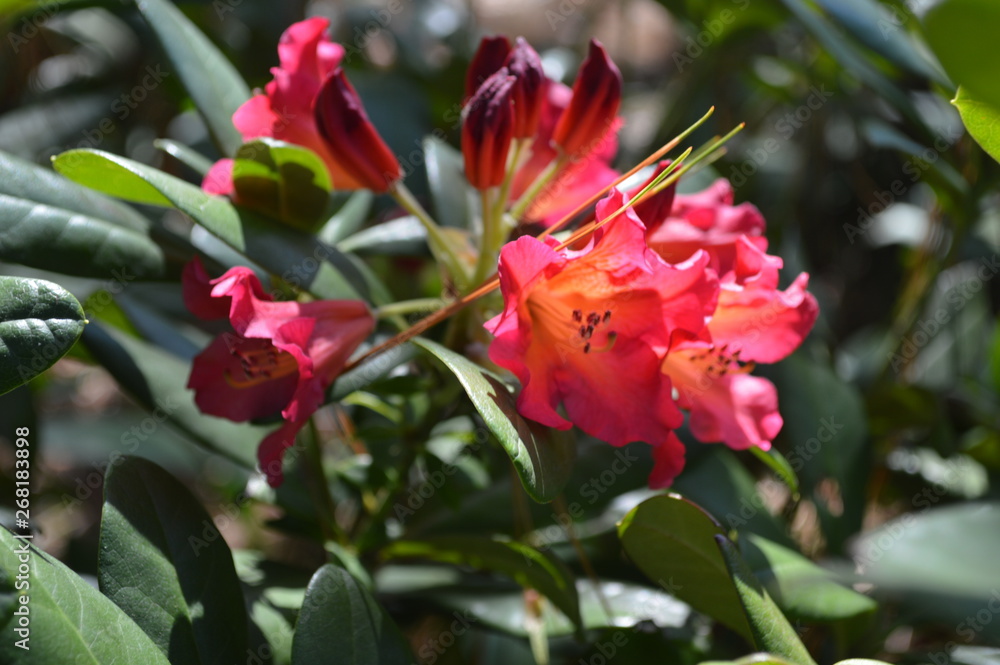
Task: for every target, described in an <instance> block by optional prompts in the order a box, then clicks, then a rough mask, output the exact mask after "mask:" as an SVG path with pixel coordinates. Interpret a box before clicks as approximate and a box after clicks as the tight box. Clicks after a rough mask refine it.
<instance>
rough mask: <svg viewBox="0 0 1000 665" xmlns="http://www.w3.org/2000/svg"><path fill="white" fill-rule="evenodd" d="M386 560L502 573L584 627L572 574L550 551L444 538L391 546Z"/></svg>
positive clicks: (491, 541) (476, 538)
mask: <svg viewBox="0 0 1000 665" xmlns="http://www.w3.org/2000/svg"><path fill="white" fill-rule="evenodd" d="M382 555H383V556H384V557H385V558H388V559H393V558H419V559H427V560H429V561H439V562H442V563H451V564H454V565H456V566H471V567H473V568H476V569H478V570H486V571H490V572H499V573H503V574H505V575H508V576H510V577H511V578H513V579H514V580H515V581H516V582H517V583H518V584H520V585H522V586H525V587H529V588H532V589H535V590H536V591H538V592H539V593H541V594H542V595H544V596H545V597H546V598H548V599H549V600H550V601H551V602H552V604H553V605H555V606H556V607H558V608H559V609H560V610H561V611H562V612H563V614H565V615H566V616H567V617H568V618H569V620H570V621H572V622H573V625H574V626H576V627H577V628H578V629H579V628H582V626H583V620H582V619H581V618H580V597H579V595H578V594H577V591H576V581H575V578H574V577H573V573H572V572H570V570H569V569H568V568H567V567H566V565H565V564H564V563H563V562H562V561H560V560H559V559H558V558H557V557H556V556H554V555H553V554H551V553H550V552H542V551H540V550H537V549H535V548H534V547H531V546H529V545H525V544H524V543H519V542H516V541H511V540H500V539H498V538H487V537H482V536H441V537H436V538H427V539H424V540H405V541H397V542H395V543H392V544H391V545H389V546H388V547H387V548H385V549H384V550H382Z"/></svg>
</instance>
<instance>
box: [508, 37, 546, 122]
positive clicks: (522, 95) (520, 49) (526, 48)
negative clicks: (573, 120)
mask: <svg viewBox="0 0 1000 665" xmlns="http://www.w3.org/2000/svg"><path fill="white" fill-rule="evenodd" d="M507 69H508V70H509V71H510V73H511V74H513V75H514V76H515V77H517V81H515V82H514V90H513V93H512V95H511V98H512V99H513V100H514V134H513V136H514V138H518V139H522V138H528V137H531V136H534V135H535V131H536V130H537V129H538V119H539V116H540V115H541V112H542V103H543V102H544V101H545V84H546V82H547V80H546V78H545V72H543V71H542V59H541V58H539V57H538V53H536V52H535V49H533V48H531V46H530V45H529V44H528V42H527V41H525V40H524V38H523V37H518V38H517V45H516V46H515V47H514V50H513V51H511V53H510V55H509V56H507Z"/></svg>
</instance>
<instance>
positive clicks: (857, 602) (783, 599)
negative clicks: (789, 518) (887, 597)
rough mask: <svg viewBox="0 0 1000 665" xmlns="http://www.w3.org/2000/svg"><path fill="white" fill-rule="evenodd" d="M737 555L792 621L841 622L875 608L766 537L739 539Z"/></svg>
mask: <svg viewBox="0 0 1000 665" xmlns="http://www.w3.org/2000/svg"><path fill="white" fill-rule="evenodd" d="M740 552H741V553H742V555H743V558H744V559H745V560H746V562H747V565H748V566H749V567H750V568H751V570H752V571H753V574H754V575H755V576H756V577H757V579H759V580H760V581H761V582H762V583H763V584H764V586H765V587H766V588H767V590H768V592H769V593H770V594H771V596H772V597H773V598H774V601H775V602H776V603H777V604H778V606H779V607H781V609H782V611H784V612H785V613H786V614H787V615H789V616H790V617H791V618H793V619H802V620H804V621H815V622H833V621H844V620H847V619H852V618H854V617H858V616H862V615H865V614H871V613H872V612H874V611H875V610H876V609H877V608H878V604H877V603H876V602H875V601H874V600H872V599H871V598H869V597H868V596H865V595H862V594H860V593H858V592H857V591H854V590H852V589H848V588H847V587H844V586H841V585H840V584H837V583H836V582H835V581H834V580H833V575H832V573H830V572H828V571H826V570H823V569H822V568H820V567H819V566H817V565H816V564H814V563H813V562H812V561H810V560H809V559H807V558H805V557H804V556H802V555H801V554H799V553H798V552H796V551H794V550H792V549H789V548H787V547H783V546H781V545H779V544H777V543H773V542H771V541H769V540H767V539H766V538H762V537H760V536H758V535H756V534H752V533H751V534H747V535H746V536H745V537H741V538H740Z"/></svg>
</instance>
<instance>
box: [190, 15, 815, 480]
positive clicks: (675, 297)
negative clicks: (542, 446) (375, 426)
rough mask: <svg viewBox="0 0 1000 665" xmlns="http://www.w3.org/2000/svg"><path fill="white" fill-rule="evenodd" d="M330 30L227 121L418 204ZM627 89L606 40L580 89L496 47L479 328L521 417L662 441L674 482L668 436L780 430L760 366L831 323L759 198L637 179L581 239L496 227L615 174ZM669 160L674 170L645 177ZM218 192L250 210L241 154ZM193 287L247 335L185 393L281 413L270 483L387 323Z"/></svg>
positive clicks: (312, 25) (479, 129)
mask: <svg viewBox="0 0 1000 665" xmlns="http://www.w3.org/2000/svg"><path fill="white" fill-rule="evenodd" d="M327 27H328V24H327V21H326V20H325V19H318V18H316V19H309V20H307V21H303V22H301V23H297V24H295V25H293V26H291V27H290V28H289V29H288V30H287V31H286V32H285V33H284V35H283V37H282V40H281V44H280V45H279V47H278V54H279V59H280V62H281V66H280V67H277V68H275V69H274V70H272V71H273V74H274V80H273V81H271V82H270V83H269V84H268V85H267V87H266V89H265V93H264V94H260V95H257V96H255V97H254V98H252V99H251V100H249V101H248V102H246V103H245V104H244V105H243V106H242V107H241V108H240V109H239V110H238V111H237V113H236V114H235V116H234V118H233V121H234V123H235V125H236V127H237V128H238V129H239V130H240V132H242V134H243V136H244V138H245V139H248V140H249V139H252V138H256V137H261V136H266V137H273V138H276V139H280V140H284V141H288V142H291V143H296V144H299V145H302V146H305V147H306V148H309V149H310V150H313V151H314V152H315V153H316V154H317V155H319V156H320V158H321V159H322V160H323V161H324V162H325V163H326V165H327V167H328V168H329V171H330V173H331V176H332V178H333V182H334V184H335V186H336V187H338V188H340V189H352V188H367V189H371V190H373V191H376V192H385V191H392V192H393V193H394V194H396V195H397V198H398V200H401V202H405V201H406V200H407V197H405V196H403V197H399V196H398V195H399V194H400V191H401V188H402V185H401V184H399V185H397V181H398V180H399V179H400V177H401V173H400V168H399V163H398V162H397V161H396V158H395V157H394V156H393V154H392V153H391V152H390V150H389V149H388V147H387V146H386V145H385V143H384V142H383V141H382V139H381V138H380V137H379V135H378V133H377V131H376V130H375V128H374V127H373V126H372V124H371V122H369V120H368V118H367V116H366V114H365V112H364V109H363V108H362V106H361V102H360V100H359V98H358V96H357V93H356V92H355V90H354V88H353V87H352V86H351V84H350V83H349V82H348V80H347V78H346V76H345V75H344V72H343V70H342V69H341V68H340V62H341V59H342V57H343V53H344V51H343V48H342V47H341V46H339V45H337V44H334V43H332V42H331V41H330V40H329V38H328V37H327V36H326V29H327ZM621 92H622V78H621V74H620V73H619V71H618V69H617V67H615V65H614V63H612V62H611V60H610V58H609V57H608V55H607V53H606V52H605V50H604V48H603V47H602V46H601V45H600V44H599V43H598V42H596V41H592V42H591V44H590V50H589V53H588V55H587V58H586V59H585V60H584V61H583V63H582V64H581V66H580V70H579V72H578V74H577V77H576V80H575V83H574V85H573V87H572V88H569V87H567V86H565V85H563V84H562V83H559V82H557V81H553V80H550V79H549V78H547V77H546V76H545V74H544V72H543V70H542V64H541V59H540V57H539V55H538V54H537V53H536V52H535V51H534V50H533V49H532V48H531V46H529V45H528V43H527V42H526V41H524V40H523V39H518V40H517V41H516V42H515V43H514V44H513V45H512V44H511V42H510V41H508V40H507V39H506V38H504V37H492V38H486V39H484V40H483V42H482V43H481V45H480V47H479V50H478V51H477V53H476V55H475V57H474V59H473V61H472V63H471V66H470V68H469V71H468V75H467V79H466V101H465V106H464V111H463V126H462V137H461V141H462V153H463V157H464V161H465V174H466V178H467V180H468V182H469V184H470V185H471V186H472V187H474V188H476V189H478V190H479V191H480V192H481V193H482V195H483V208H482V210H483V224H482V228H483V232H482V237H481V238H480V241H481V242H480V248H479V252H480V256H479V263H478V264H477V272H478V276H479V277H485V276H486V275H488V274H489V272H492V269H493V267H494V266H496V264H497V258H498V257H497V253H498V251H499V286H500V290H501V293H502V296H503V300H504V307H503V311H502V312H501V313H500V314H498V315H497V316H495V317H494V318H493V319H491V320H490V321H488V322H487V323H486V329H487V330H488V331H489V332H490V333H492V334H493V336H494V338H493V340H492V342H491V345H490V347H489V357H490V359H491V360H492V361H493V362H494V363H495V364H496V365H499V366H500V367H503V368H505V369H507V370H509V371H510V372H511V373H513V374H514V375H515V376H516V377H517V378H518V379H519V380H520V382H521V386H522V389H521V392H520V395H519V397H518V402H517V406H518V409H519V411H520V412H521V414H522V415H524V416H525V417H527V418H530V419H532V420H534V421H537V422H539V423H541V424H543V425H547V426H551V427H555V428H559V429H567V428H569V427H571V426H573V425H576V426H577V427H579V428H580V429H582V430H583V431H584V432H586V433H588V434H590V435H592V436H594V437H597V438H599V439H602V440H604V441H607V442H608V443H610V444H612V445H615V446H622V445H625V444H627V443H630V442H632V441H644V442H646V443H649V444H651V445H652V446H653V448H654V461H655V463H654V468H653V470H652V473H651V475H650V485H651V486H653V487H664V486H666V485H669V484H670V482H671V481H672V480H673V478H674V477H675V476H676V475H677V473H678V472H679V471H680V470H681V468H682V466H683V463H684V447H683V445H682V444H681V442H680V441H679V439H678V438H677V436H676V435H675V433H674V432H675V430H677V429H678V428H679V427H681V426H682V425H683V423H684V420H685V416H684V412H685V411H686V412H688V413H689V418H688V426H689V429H690V431H691V433H692V435H693V436H694V437H695V438H697V439H698V440H699V441H703V442H716V441H721V442H724V443H725V444H727V445H729V446H731V447H733V448H737V449H743V448H749V447H752V446H758V447H760V448H765V449H766V448H767V447H769V446H770V443H771V441H772V440H773V438H774V437H775V435H776V434H777V433H778V431H779V430H780V428H781V426H782V419H781V416H780V414H779V413H778V408H777V394H776V391H775V388H774V386H773V385H772V384H771V383H770V382H768V381H766V380H765V379H762V378H759V377H755V376H752V375H751V374H750V371H751V370H752V369H753V367H754V364H755V363H758V362H763V363H770V362H776V361H778V360H781V359H782V358H784V357H786V356H787V355H788V354H790V353H791V352H792V351H794V350H795V349H796V348H797V347H798V346H799V345H800V344H801V342H802V340H803V339H804V338H805V336H806V335H807V334H808V333H809V331H810V330H811V328H812V326H813V324H814V322H815V320H816V316H817V313H818V309H817V305H816V300H815V299H814V298H813V296H812V295H811V294H809V293H808V292H807V291H806V287H807V285H808V275H806V274H802V275H799V276H798V277H797V278H796V279H795V280H794V281H793V282H792V284H791V285H790V286H788V287H787V288H786V289H784V290H781V289H779V288H778V271H779V269H780V268H781V266H782V262H781V259H780V258H778V257H776V256H771V255H768V254H767V253H766V250H767V240H766V238H765V237H764V229H765V224H764V219H763V217H762V216H761V214H760V212H759V211H758V210H757V209H756V208H755V207H753V206H752V205H750V204H747V203H744V204H740V205H734V201H733V192H732V189H731V187H730V186H729V183H728V182H727V181H725V180H719V181H717V182H716V183H715V184H713V185H712V186H711V187H709V188H708V189H706V190H705V191H703V192H699V193H696V194H689V195H683V194H676V193H675V191H674V189H673V186H671V187H667V188H665V189H662V190H661V191H657V192H656V193H654V194H652V195H649V196H645V197H644V198H643V199H642V200H640V201H637V202H636V203H635V205H632V203H631V200H632V199H633V198H635V197H636V196H638V195H639V192H640V191H643V189H644V186H640V187H637V188H635V189H633V190H631V191H628V192H623V191H622V190H620V189H617V188H612V189H611V191H610V194H609V195H608V196H607V197H606V198H604V199H603V200H602V201H600V202H599V203H598V204H597V207H596V213H595V217H596V219H595V222H596V225H595V227H594V230H593V232H592V233H591V234H590V235H589V237H588V238H587V240H586V244H585V245H584V246H582V247H580V246H579V243H576V244H573V243H570V244H568V245H566V244H560V243H559V242H557V241H556V240H555V239H553V238H552V237H551V236H548V235H546V236H545V237H544V238H536V237H532V236H530V235H523V236H522V237H520V238H518V239H517V240H515V241H513V242H506V239H507V234H508V232H509V231H510V228H509V227H505V226H504V225H503V223H502V221H501V217H504V215H503V214H502V213H511V214H513V216H514V217H516V218H517V219H518V221H529V222H538V223H540V224H542V225H543V226H545V227H550V226H551V225H553V224H554V223H556V222H557V221H558V220H562V221H563V222H565V220H564V219H563V218H564V217H565V216H566V215H567V214H568V213H570V212H572V211H573V210H575V209H576V208H577V207H578V206H579V205H580V204H581V203H582V202H583V201H586V200H588V199H590V198H591V197H592V196H593V195H594V194H595V192H598V191H602V190H604V189H606V188H607V187H609V186H610V185H611V184H612V183H614V182H615V181H616V180H618V179H619V174H618V172H617V171H615V170H614V169H613V168H612V167H611V165H610V161H611V159H612V158H613V157H614V154H615V152H616V150H617V142H616V138H615V137H616V134H617V131H618V129H619V127H620V126H621V120H620V118H619V117H618V110H619V106H620V102H621ZM669 167H670V164H669V163H668V162H661V163H659V164H658V165H657V168H656V171H655V173H654V174H653V176H651V178H656V177H658V175H660V174H662V173H663V171H664V169H667V168H669ZM650 183H652V179H651V180H650V181H647V183H646V184H650ZM203 186H204V187H205V189H206V190H208V191H210V192H213V193H218V194H227V195H230V196H235V194H234V188H233V184H232V162H231V161H228V160H222V161H220V162H219V163H217V164H216V165H215V167H214V168H213V169H212V171H211V172H210V173H209V174H208V176H207V177H206V180H205V182H204V184H203ZM404 205H405V203H404ZM418 217H420V218H421V221H423V222H424V223H425V225H426V228H428V231H433V230H434V229H435V225H434V223H433V221H432V220H430V218H429V216H427V215H425V214H421V215H418ZM560 223H562V222H560ZM184 294H185V300H186V302H187V305H188V307H189V309H191V311H192V312H193V313H195V314H196V315H198V316H200V317H202V318H206V319H213V318H228V319H229V321H230V323H231V325H232V328H233V332H231V333H226V334H224V335H222V336H220V337H218V338H217V339H216V340H215V341H214V342H213V343H212V344H211V345H210V346H209V347H208V348H207V349H206V350H205V351H204V352H203V353H202V354H201V355H199V356H198V357H197V358H196V359H195V363H194V367H193V369H192V373H191V378H190V381H189V387H190V388H192V389H193V390H194V391H195V392H196V401H197V404H198V405H199V407H200V408H201V409H202V410H203V411H204V412H205V413H209V414H213V415H217V416H220V417H225V418H229V419H232V420H237V421H243V420H250V419H257V418H262V417H266V416H270V415H274V414H276V413H278V412H280V413H281V415H282V417H283V418H284V420H285V424H284V425H283V426H281V427H280V428H278V429H277V430H276V431H275V432H274V433H272V434H271V435H269V436H268V437H267V438H266V439H265V440H264V441H263V443H262V444H261V446H260V449H259V452H258V456H259V459H260V462H261V466H262V467H263V468H264V470H265V472H266V473H267V476H268V480H269V482H271V484H272V485H276V484H278V483H280V482H281V456H282V453H283V451H284V450H285V449H286V448H287V447H288V446H290V445H291V443H292V442H293V441H294V437H295V434H296V433H297V432H298V430H299V429H300V428H301V427H302V426H303V424H304V423H305V421H306V419H307V418H308V417H309V416H310V415H311V414H312V413H313V412H314V411H315V410H316V409H317V408H319V406H320V405H321V404H322V402H323V398H324V394H325V391H326V388H327V387H328V386H329V385H330V384H331V383H332V382H333V380H334V378H335V377H336V376H337V375H338V374H339V373H340V372H341V371H342V369H343V367H344V365H345V363H346V362H347V360H348V358H349V357H350V356H351V355H352V354H353V352H354V351H355V350H356V349H357V347H358V346H359V345H360V344H361V343H362V342H363V341H364V340H365V338H366V337H367V336H368V335H369V334H370V333H371V332H372V330H373V328H374V318H373V316H372V314H371V313H370V312H369V310H368V307H367V306H366V305H365V304H364V303H362V302H360V301H315V302H305V303H299V302H280V303H279V302H273V301H272V300H271V299H270V298H269V297H268V296H267V295H266V294H265V293H264V291H263V289H262V287H261V284H260V282H259V281H258V280H257V278H256V277H255V276H254V274H253V273H252V272H251V271H250V270H249V269H247V268H239V267H237V268H233V269H231V270H229V271H228V272H226V273H225V274H224V275H222V276H221V277H219V278H217V279H209V277H208V275H207V274H206V273H205V270H204V268H203V267H202V265H201V264H200V263H199V262H197V261H196V262H194V263H192V264H190V265H189V266H188V268H187V270H186V271H185V274H184ZM480 320H481V319H480Z"/></svg>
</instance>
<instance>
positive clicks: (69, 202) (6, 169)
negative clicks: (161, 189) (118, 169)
mask: <svg viewBox="0 0 1000 665" xmlns="http://www.w3.org/2000/svg"><path fill="white" fill-rule="evenodd" d="M0 194H5V195H7V196H12V197H14V198H18V199H26V200H28V201H34V202H35V203H38V204H39V205H46V206H51V207H53V208H61V209H64V210H73V211H75V212H78V213H80V214H81V215H85V216H87V217H93V218H95V219H102V220H104V221H106V222H111V223H113V224H117V225H119V226H123V227H125V228H128V229H132V230H134V231H145V230H146V229H147V228H148V227H149V221H148V220H147V219H146V218H145V217H143V216H142V215H140V214H139V213H137V212H136V211H135V210H133V209H132V208H130V207H128V206H127V205H124V204H122V203H119V202H118V201H115V200H114V199H110V198H108V197H106V196H104V195H103V194H98V193H97V192H95V191H92V190H90V189H87V188H86V187H81V186H80V185H78V184H76V183H74V182H71V181H69V180H67V179H66V178H63V177H61V176H59V175H58V174H56V173H54V172H53V171H51V170H49V169H43V168H41V167H40V166H38V165H36V164H32V163H31V162H26V161H24V160H21V159H17V158H16V157H13V156H12V155H9V154H7V153H5V152H2V151H0Z"/></svg>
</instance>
